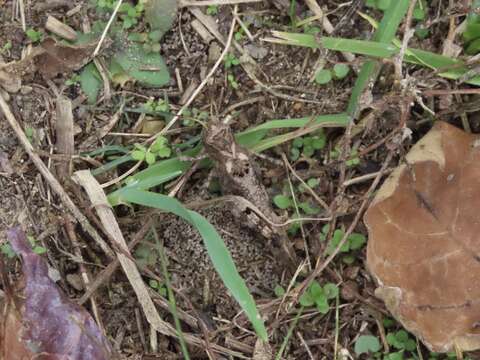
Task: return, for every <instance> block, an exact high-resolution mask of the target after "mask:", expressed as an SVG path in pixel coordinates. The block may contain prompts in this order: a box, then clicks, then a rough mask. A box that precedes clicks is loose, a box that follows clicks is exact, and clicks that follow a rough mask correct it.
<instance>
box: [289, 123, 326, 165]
mask: <svg viewBox="0 0 480 360" xmlns="http://www.w3.org/2000/svg"><path fill="white" fill-rule="evenodd" d="M326 144H327V136H326V135H325V132H324V131H323V129H320V130H318V131H316V132H315V133H313V134H312V135H309V136H304V137H298V138H296V139H294V140H293V141H292V147H291V148H290V160H291V161H296V160H298V159H299V157H300V154H302V155H303V156H304V157H306V158H310V157H312V156H313V155H314V154H315V151H317V150H322V149H323V148H324V147H325V145H326Z"/></svg>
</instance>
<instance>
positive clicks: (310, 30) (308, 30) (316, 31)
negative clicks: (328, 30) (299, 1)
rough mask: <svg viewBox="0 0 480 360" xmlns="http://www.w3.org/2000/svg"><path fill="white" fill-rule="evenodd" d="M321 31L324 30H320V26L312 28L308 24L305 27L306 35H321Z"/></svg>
mask: <svg viewBox="0 0 480 360" xmlns="http://www.w3.org/2000/svg"><path fill="white" fill-rule="evenodd" d="M321 31H322V29H320V28H319V27H318V26H310V25H308V24H306V25H304V26H303V33H304V34H310V35H316V34H320V33H321Z"/></svg>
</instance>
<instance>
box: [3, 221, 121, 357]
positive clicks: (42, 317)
mask: <svg viewBox="0 0 480 360" xmlns="http://www.w3.org/2000/svg"><path fill="white" fill-rule="evenodd" d="M7 238H8V241H9V242H10V244H11V246H12V248H13V250H14V251H15V252H16V253H17V254H19V255H20V256H21V257H22V260H23V266H22V270H23V275H24V278H23V280H24V281H23V282H20V283H19V284H18V285H17V288H16V290H15V291H9V292H7V299H6V301H5V307H4V309H3V311H2V319H1V321H0V359H2V360H23V359H51V360H60V359H71V360H87V359H97V360H107V359H112V358H113V357H112V351H111V347H110V345H109V343H108V340H107V339H106V337H105V336H104V335H103V334H102V332H101V331H100V329H99V328H98V327H97V325H96V324H95V322H94V320H93V318H92V317H91V316H90V314H89V313H88V312H87V311H86V310H85V309H83V308H82V307H80V306H78V305H77V304H75V303H73V302H72V301H70V300H69V299H68V298H67V297H66V295H65V294H64V293H63V292H62V291H61V290H60V288H59V287H58V286H57V285H56V284H55V282H54V281H53V280H51V279H50V277H49V276H48V266H47V263H46V261H45V260H44V259H43V258H42V257H41V256H39V255H37V254H35V253H34V252H33V250H32V249H31V246H30V244H29V242H28V240H27V238H26V236H25V233H24V232H23V231H22V230H20V228H13V229H11V230H9V231H8V232H7ZM5 278H6V276H4V279H5ZM4 285H5V284H4ZM6 288H7V289H10V286H6Z"/></svg>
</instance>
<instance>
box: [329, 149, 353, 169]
mask: <svg viewBox="0 0 480 360" xmlns="http://www.w3.org/2000/svg"><path fill="white" fill-rule="evenodd" d="M340 153H341V150H340V149H339V148H335V150H332V151H331V152H330V157H331V158H332V159H338V158H339V157H340ZM357 155H358V151H357V149H352V150H351V152H350V156H349V157H348V159H347V160H346V161H345V165H347V167H354V166H356V165H358V164H360V158H359V157H358V156H357Z"/></svg>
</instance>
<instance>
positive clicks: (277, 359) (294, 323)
mask: <svg viewBox="0 0 480 360" xmlns="http://www.w3.org/2000/svg"><path fill="white" fill-rule="evenodd" d="M303 310H304V307H303V306H301V307H300V309H299V310H298V311H297V315H295V318H294V319H293V321H292V324H291V325H290V327H289V328H288V332H287V335H286V336H285V338H284V339H283V342H282V345H281V346H280V349H279V350H278V353H277V355H275V360H281V359H282V355H283V352H284V351H285V349H286V347H287V345H288V342H289V341H290V338H291V337H292V334H293V330H294V329H295V327H296V326H297V323H298V320H300V316H301V315H302V312H303Z"/></svg>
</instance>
